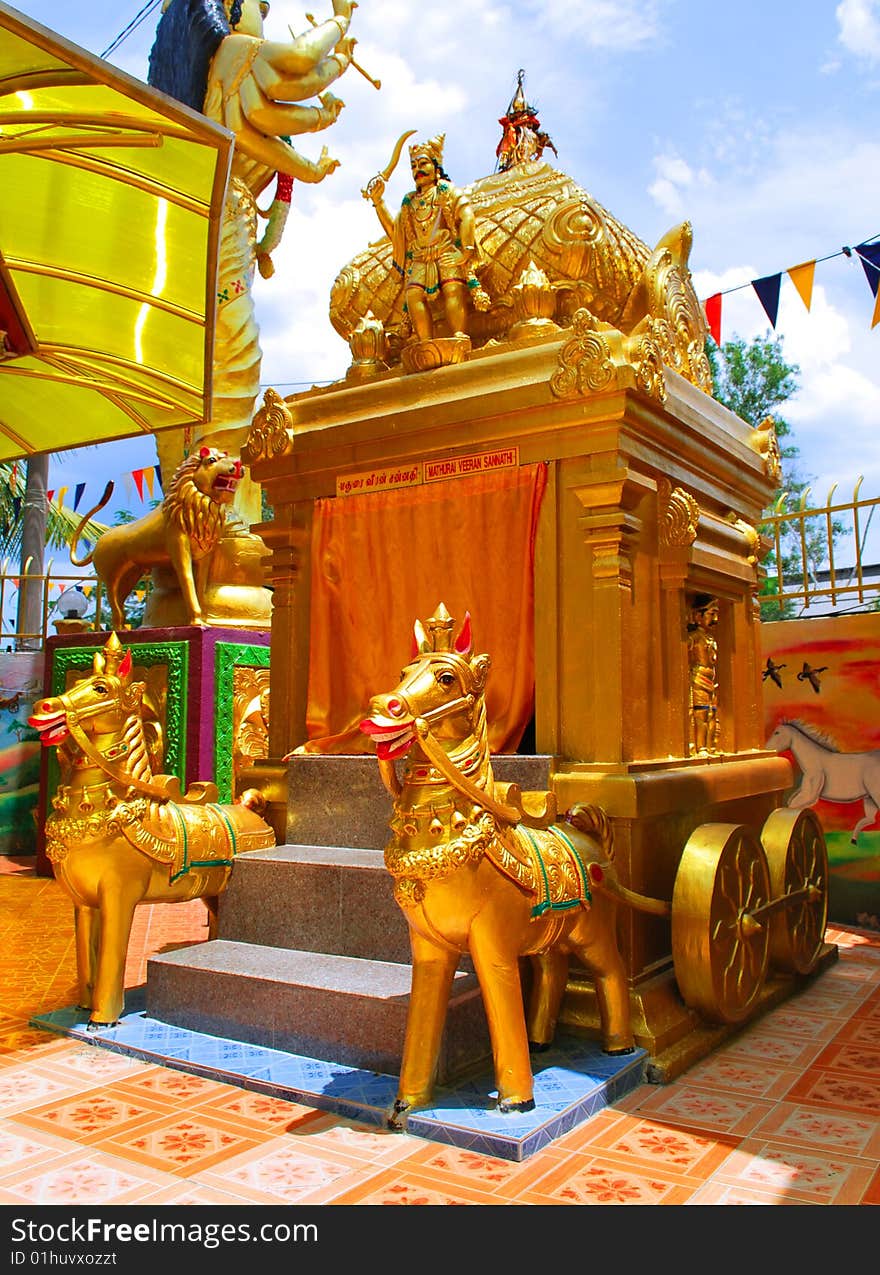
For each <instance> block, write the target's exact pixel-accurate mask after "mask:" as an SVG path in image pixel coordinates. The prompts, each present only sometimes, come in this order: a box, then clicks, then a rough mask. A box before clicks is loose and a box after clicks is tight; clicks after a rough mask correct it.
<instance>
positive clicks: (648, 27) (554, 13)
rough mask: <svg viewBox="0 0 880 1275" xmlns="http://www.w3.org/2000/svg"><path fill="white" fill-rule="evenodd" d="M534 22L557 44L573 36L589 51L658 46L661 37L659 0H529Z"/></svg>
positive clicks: (527, 6) (528, 5) (528, 6)
mask: <svg viewBox="0 0 880 1275" xmlns="http://www.w3.org/2000/svg"><path fill="white" fill-rule="evenodd" d="M525 7H526V8H527V9H528V10H531V11H532V12H533V13H534V15H535V22H536V24H537V23H539V22H540V23H542V24H543V23H546V28H545V30H546V34H547V36H548V37H552V36H553V34H554V33H556V34H555V38H556V40H557V41H561V40H563V39H564V38H565V36H566V35H567V36H569V37H571V36H573V37H575V38H577V39H578V40H579V41H580V42H582V43H583V44H585V45H587V47H589V48H595V49H609V50H613V51H617V52H620V51H624V50H632V49H639V48H644V47H646V46H648V45H652V44H656V42H657V40H658V39H659V38H660V37H661V36H662V30H661V26H660V10H661V8H662V5H661V3H659V2H658V0H578V2H577V3H575V4H572V3H571V2H570V0H528V3H527V4H526V6H525Z"/></svg>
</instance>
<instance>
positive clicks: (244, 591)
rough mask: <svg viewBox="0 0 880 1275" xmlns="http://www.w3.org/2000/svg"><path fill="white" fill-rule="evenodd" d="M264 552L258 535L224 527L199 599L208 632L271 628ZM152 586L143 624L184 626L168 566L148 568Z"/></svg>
mask: <svg viewBox="0 0 880 1275" xmlns="http://www.w3.org/2000/svg"><path fill="white" fill-rule="evenodd" d="M268 560H269V559H268V550H267V549H266V546H265V544H264V543H263V541H262V540H261V539H260V537H259V536H255V535H253V534H252V533H251V532H249V531H247V530H246V529H245V528H243V527H238V526H235V525H234V524H230V525H229V526H228V527H227V529H226V531H225V532H224V534H223V536H222V537H221V538H220V540H219V542H218V544H217V547H216V549H215V550H214V552H213V554H212V557H211V565H210V568H209V571H208V580H207V586H206V589H205V597H204V600H203V601H204V614H205V623H206V624H207V625H208V626H209V627H211V628H214V627H216V628H224V629H257V630H261V631H266V630H268V629H270V628H271V627H272V593H271V590H270V589H268V588H267V587H266V579H267V575H266V567H267V563H268ZM152 578H153V588H152V591H151V593H150V595H149V597H148V598H147V604H146V607H145V608H144V620H143V623H144V626H145V627H149V628H157V629H161V628H173V627H177V626H181V625H185V624H187V623H188V620H187V611H186V607H185V605H184V601H183V596H182V594H181V592H180V589H179V587H178V583H177V576H176V574H175V572H174V571H173V570H172V569H171V568H170V567H155V568H154V569H153V577H152Z"/></svg>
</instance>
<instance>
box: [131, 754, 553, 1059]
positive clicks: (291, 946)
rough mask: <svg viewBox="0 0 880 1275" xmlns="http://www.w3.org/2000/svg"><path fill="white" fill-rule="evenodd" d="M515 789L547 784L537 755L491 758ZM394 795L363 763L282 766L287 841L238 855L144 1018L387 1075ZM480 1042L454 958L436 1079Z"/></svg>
mask: <svg viewBox="0 0 880 1275" xmlns="http://www.w3.org/2000/svg"><path fill="white" fill-rule="evenodd" d="M493 766H494V769H495V774H496V777H497V778H498V779H499V780H501V781H505V782H512V783H517V784H519V785H520V787H521V788H522V789H523V790H524V791H528V790H535V789H545V788H547V786H548V784H549V759H548V758H546V757H522V756H505V757H497V758H494V759H493ZM390 813H391V799H390V797H389V796H388V794H387V792H386V791H385V789H384V787H383V786H382V783H381V780H380V778H379V773H378V766H377V764H376V760H375V758H373V757H369V756H363V757H355V756H346V757H329V756H327V757H323V756H319V755H310V754H307V755H304V756H298V757H295V758H292V759H291V762H290V766H289V791H288V819H287V829H286V831H287V842H286V844H284V845H279V846H275V847H273V848H272V849H269V850H260V851H255V852H253V853H250V854H247V855H242V856H241V858H240V859H238V860H237V861H236V864H235V868H234V870H233V873H232V877H231V880H230V883H229V886H228V888H227V890H226V893H225V894H224V895H223V897H222V899H221V905H220V917H219V926H218V937H217V938H216V939H214V940H211V941H209V942H206V943H201V944H197V945H196V946H193V947H189V948H184V949H182V950H180V951H177V952H169V953H164V954H162V955H159V956H155V957H153V958H152V959H151V960H150V961H149V962H148V966H147V990H146V1012H147V1015H148V1016H149V1017H150V1018H152V1019H157V1020H159V1021H161V1022H166V1023H169V1024H171V1025H174V1026H177V1027H184V1028H187V1029H189V1030H190V1031H197V1032H204V1033H207V1034H209V1035H212V1036H219V1037H221V1038H223V1039H226V1040H232V1041H239V1042H244V1043H247V1044H254V1045H262V1046H267V1047H269V1048H273V1049H278V1050H282V1051H284V1052H285V1053H291V1054H297V1055H303V1056H305V1057H307V1058H314V1059H320V1060H323V1061H325V1062H338V1063H342V1064H344V1065H346V1066H350V1067H357V1068H360V1069H363V1070H368V1071H375V1072H380V1073H383V1074H390V1075H397V1074H398V1073H399V1071H400V1062H401V1057H402V1052H403V1040H404V1033H405V1028H406V1016H407V1009H408V1005H409V990H410V978H411V967H410V964H409V959H410V948H409V937H408V930H407V926H406V922H405V920H404V918H403V914H402V913H401V911H400V909H399V908H398V906H397V904H396V903H395V901H394V897H393V892H392V881H391V877H390V875H389V873H388V872H387V871H386V869H385V865H384V859H383V851H382V848H383V847H384V844H385V842H386V840H387V839H388V835H389V833H388V820H389V817H390ZM489 1057H490V1045H489V1035H488V1029H487V1026H486V1019H485V1014H484V1012H483V1003H482V999H481V996H480V991H479V987H478V985H477V982H476V977H475V975H474V973H473V969H472V966H471V964H470V961H469V959H468V958H467V957H465V958H463V959H462V961H461V963H460V965H459V969H458V972H457V973H456V976H455V980H454V983H453V990H452V994H451V996H450V1001H449V1009H448V1013H447V1019H446V1029H445V1032H444V1037H443V1044H442V1048H441V1057H440V1064H439V1069H438V1080H439V1081H440V1082H441V1083H447V1082H449V1081H451V1080H453V1079H456V1078H458V1077H461V1076H462V1075H464V1074H466V1073H468V1072H469V1071H471V1070H474V1069H476V1068H478V1067H480V1066H483V1065H485V1063H486V1061H487V1059H488V1058H489Z"/></svg>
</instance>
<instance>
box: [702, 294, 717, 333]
mask: <svg viewBox="0 0 880 1275" xmlns="http://www.w3.org/2000/svg"><path fill="white" fill-rule="evenodd" d="M703 307H704V309H705V311H706V321H707V323H708V324H709V331H710V332H711V333H712V339H713V341H714V342H715V344H716V345H720V344H721V293H720V292H716V293H715V295H714V297H707V298H706V300H705V301H704V302H703Z"/></svg>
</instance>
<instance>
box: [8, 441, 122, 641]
mask: <svg viewBox="0 0 880 1275" xmlns="http://www.w3.org/2000/svg"><path fill="white" fill-rule="evenodd" d="M49 460H50V455H49V453H48V452H38V453H35V454H34V455H33V456H30V457H28V460H27V463H26V465H25V475H24V478H22V475H21V470H20V467H19V465H18V464H17V463H14V462H11V461H3V462H0V553H2V554H3V557H4V560H8V559H9V558H10V557H12V556H14V555H17V556H18V559H19V574H20V584H19V594H18V612H17V618H16V630H17V631H18V632H19V633H27V634H33V635H39V634H40V633H41V632H42V625H43V595H44V589H45V582H44V580H43V579H42V576H43V560H44V555H45V550H46V546H47V544H48V545H49V546H50V547H56V548H59V547H61V546H63V545H67V544H69V543H70V540H71V538H72V536H73V533H74V531H75V530H76V528H77V526H78V525H79V521H80V519H79V517H78V516H77V514H75V513H74V512H73V510H70V509H64V508H59V507H58V505H57V504H55V502H54V501H53V502H52V503H50V502H49V501H48V500H47V498H46V493H47V491H48V486H49ZM18 501H21V505H20V509H21V516H20V517H19V516H18V508H19V506H18V505H17V502H18ZM104 531H106V527H105V526H104V525H103V524H102V523H98V522H90V523H88V524H87V526H86V528H85V533H86V535H87V536H88V537H89V538H90V539H91V540H97V538H98V537H99V536H100V535H101V533H102V532H104ZM41 644H42V643H41V639H40V637H39V636H33V637H25V638H20V639H19V641H18V643H17V645H18V647H19V649H20V650H37V649H39V647H40V646H41Z"/></svg>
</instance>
